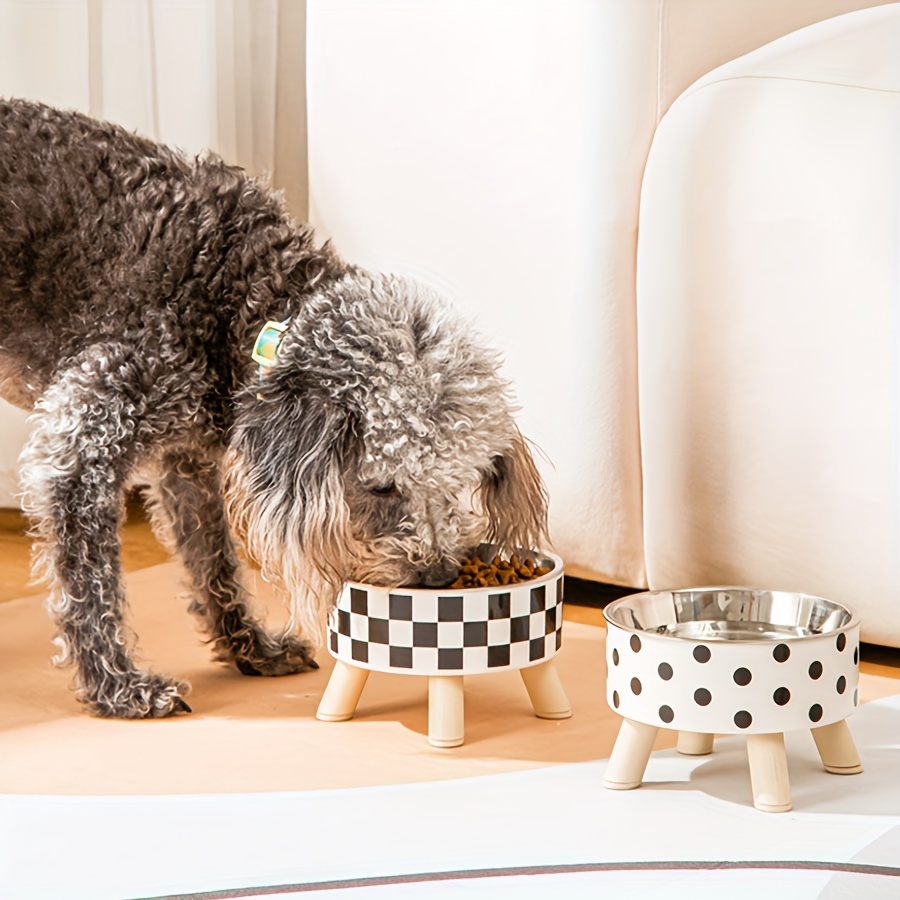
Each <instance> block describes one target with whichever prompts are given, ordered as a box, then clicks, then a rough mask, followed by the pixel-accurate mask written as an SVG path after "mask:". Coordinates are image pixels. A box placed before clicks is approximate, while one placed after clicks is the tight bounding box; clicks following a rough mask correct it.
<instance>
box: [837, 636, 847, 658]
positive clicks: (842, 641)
mask: <svg viewBox="0 0 900 900" xmlns="http://www.w3.org/2000/svg"><path fill="white" fill-rule="evenodd" d="M834 645H835V646H836V647H837V648H838V651H839V652H841V653H843V652H844V647H846V646H847V635H846V634H844V632H843V631H842V632H841V633H840V634H839V635H838V636H837V640H836V641H835V642H834Z"/></svg>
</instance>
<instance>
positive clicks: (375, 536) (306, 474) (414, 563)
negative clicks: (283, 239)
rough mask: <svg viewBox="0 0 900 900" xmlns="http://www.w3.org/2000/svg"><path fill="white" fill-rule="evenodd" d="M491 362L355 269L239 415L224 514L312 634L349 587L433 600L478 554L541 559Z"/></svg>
mask: <svg viewBox="0 0 900 900" xmlns="http://www.w3.org/2000/svg"><path fill="white" fill-rule="evenodd" d="M498 368H499V359H498V358H497V356H496V355H495V354H494V353H493V352H491V351H489V350H487V349H486V348H485V347H483V346H482V344H481V343H480V341H479V340H478V339H477V338H475V337H474V336H473V335H472V333H471V330H470V329H469V328H468V327H467V326H466V324H465V323H464V322H462V321H461V320H460V319H458V318H457V317H455V316H454V315H452V314H451V313H450V312H449V310H448V309H447V308H446V307H445V306H444V305H443V304H442V303H441V302H439V301H438V300H437V298H435V297H434V296H432V295H430V294H429V292H427V291H426V290H425V289H424V288H423V287H421V286H420V285H417V284H415V283H414V282H411V281H408V280H404V279H399V278H394V277H388V276H378V275H371V274H368V273H364V272H361V271H358V270H353V271H352V272H351V273H350V274H349V275H347V276H346V277H344V278H343V279H341V280H339V281H336V282H333V283H330V284H328V285H327V286H326V287H324V288H322V289H321V290H320V291H319V292H318V293H316V294H315V295H314V296H312V297H311V298H310V299H309V301H308V302H307V303H306V304H305V305H304V308H303V311H302V313H301V314H300V315H299V316H295V317H294V319H292V320H291V322H290V325H289V327H288V330H287V332H286V333H285V335H284V337H283V339H282V341H281V345H280V347H279V351H278V359H277V363H276V365H275V366H274V367H273V368H272V369H271V370H269V373H268V375H267V377H266V378H265V379H264V381H263V382H262V384H261V386H259V387H257V386H256V385H253V386H252V388H251V389H248V390H247V391H246V393H245V394H244V396H243V397H242V398H241V400H240V403H239V409H238V415H237V420H236V425H235V427H234V431H233V436H232V441H231V446H230V450H229V453H228V457H227V485H228V497H229V509H230V512H231V515H232V518H233V519H234V520H235V524H236V525H237V528H238V531H239V532H240V533H242V534H243V536H244V537H245V540H246V542H247V545H248V548H249V550H250V552H251V554H252V555H253V556H254V557H255V558H256V559H257V560H258V561H259V562H260V563H261V564H262V566H263V570H264V571H265V572H267V573H268V576H269V577H270V578H273V579H274V580H277V581H280V582H282V583H283V584H284V585H285V587H286V588H287V589H288V590H289V591H290V593H291V594H292V596H295V597H298V595H302V597H300V598H299V602H300V608H299V610H298V611H299V613H300V615H301V618H303V619H304V620H305V623H306V624H307V626H309V624H310V622H311V621H312V620H318V621H320V620H321V611H322V609H323V608H327V607H328V606H329V605H330V604H331V603H333V602H334V601H335V599H336V597H337V593H338V591H339V590H340V588H341V585H342V584H343V583H344V582H345V581H350V580H352V581H365V582H368V583H374V584H383V585H387V586H399V585H411V584H420V585H426V586H438V585H440V584H446V583H448V582H449V581H451V580H452V579H453V576H454V575H455V572H456V566H457V561H458V560H459V558H460V557H462V556H465V555H467V554H468V553H469V552H471V551H472V550H473V549H474V548H475V547H476V546H477V545H478V544H479V543H481V542H482V541H488V542H491V543H496V544H498V545H500V546H501V547H502V548H504V549H506V550H515V549H518V548H542V547H544V546H545V545H546V544H545V541H546V531H547V496H546V492H545V489H544V486H543V483H542V481H541V478H540V475H539V474H538V470H537V468H536V466H535V464H534V460H533V459H532V456H531V452H530V450H529V448H528V445H527V443H526V441H525V440H524V438H523V437H522V435H521V434H520V433H519V430H518V428H517V427H516V424H515V421H514V419H513V416H512V410H511V406H510V399H509V396H508V385H507V383H506V382H505V381H503V380H502V379H501V378H500V376H499V374H498Z"/></svg>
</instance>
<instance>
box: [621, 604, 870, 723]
mask: <svg viewBox="0 0 900 900" xmlns="http://www.w3.org/2000/svg"><path fill="white" fill-rule="evenodd" d="M604 616H605V618H606V622H607V627H608V637H607V642H606V654H607V669H608V675H607V700H608V702H609V705H610V706H611V707H612V708H613V709H614V710H615V711H616V712H617V713H619V714H620V715H621V716H624V717H625V718H627V719H632V720H634V721H636V722H642V723H644V724H646V725H655V726H658V727H661V728H671V729H673V730H676V731H688V732H699V733H702V734H740V733H745V734H766V733H769V734H773V733H777V732H784V731H793V730H797V729H804V728H817V727H821V726H825V725H829V724H831V723H834V722H837V721H840V720H841V719H845V718H846V717H847V716H849V715H850V714H851V713H852V712H853V710H854V709H855V708H856V706H857V705H858V703H859V695H858V690H857V683H858V680H859V619H858V618H857V617H856V616H855V615H853V613H852V612H851V611H850V610H849V609H848V608H847V607H845V606H841V605H840V604H838V603H834V602H832V601H830V600H824V599H822V598H821V597H812V596H810V595H808V594H798V593H789V592H779V591H759V590H750V589H748V588H732V587H714V588H697V589H693V590H679V591H648V592H645V593H641V594H632V595H631V596H630V597H625V598H623V599H621V600H617V601H616V602H614V603H611V604H610V605H609V606H607V607H606V609H605V610H604Z"/></svg>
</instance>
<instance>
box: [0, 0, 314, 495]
mask: <svg viewBox="0 0 900 900" xmlns="http://www.w3.org/2000/svg"><path fill="white" fill-rule="evenodd" d="M305 22H306V0H0V95H2V96H7V97H9V96H15V97H25V98H28V99H32V100H39V101H41V102H44V103H49V104H51V105H54V106H58V107H61V108H64V109H77V110H80V111H82V112H86V113H89V114H91V115H93V116H96V117H98V118H102V119H107V120H111V121H114V122H118V123H119V124H121V125H124V126H125V127H127V128H130V129H132V130H135V131H139V132H141V133H142V134H145V135H147V136H148V137H151V138H154V139H156V140H160V141H163V142H165V143H168V144H171V145H174V146H177V147H180V148H182V149H183V150H185V151H186V152H189V153H200V152H203V151H205V150H214V151H215V152H217V153H219V154H221V155H222V156H223V157H224V158H225V159H226V160H228V161H229V162H232V163H236V164H238V165H241V166H244V167H245V168H246V169H248V170H249V171H251V172H253V173H254V174H266V175H268V177H269V178H270V180H271V181H272V183H273V186H274V187H276V188H278V189H280V190H283V191H284V194H285V200H286V203H287V205H288V207H289V209H290V210H291V212H292V213H293V215H294V216H295V217H296V218H297V219H298V220H305V219H306V217H307V180H306V90H305V81H304V80H305V68H306V65H305V43H306V34H305V31H306V26H305ZM25 418H26V416H25V414H24V413H22V412H21V411H19V410H14V409H13V408H12V407H9V406H8V405H6V404H5V403H3V402H2V401H0V506H15V505H16V500H15V494H16V490H17V488H16V484H17V474H16V473H17V457H18V454H19V451H20V449H21V446H22V444H23V443H24V440H25V437H26V434H27V425H26V422H25Z"/></svg>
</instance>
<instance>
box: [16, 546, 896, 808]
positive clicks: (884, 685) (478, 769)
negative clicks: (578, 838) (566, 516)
mask: <svg viewBox="0 0 900 900" xmlns="http://www.w3.org/2000/svg"><path fill="white" fill-rule="evenodd" d="M179 579H180V569H179V568H178V567H177V566H176V565H174V564H172V565H164V566H156V567H153V568H151V569H145V570H142V571H140V572H137V573H134V574H133V575H131V576H130V577H129V578H128V597H129V602H130V606H131V623H132V624H133V626H134V629H135V631H136V633H137V635H138V636H139V647H140V650H139V654H140V658H141V659H143V660H145V661H147V663H148V664H149V665H150V666H152V668H154V669H155V670H157V671H161V672H167V673H170V674H172V675H174V676H176V677H178V678H184V679H187V680H188V681H190V682H191V684H192V685H193V691H192V693H191V695H190V697H189V702H190V704H191V706H192V708H193V714H192V715H189V716H179V717H177V718H173V719H165V720H156V721H117V720H103V719H95V718H92V717H90V716H88V715H86V714H85V713H84V712H82V711H81V708H80V707H79V706H78V704H77V703H76V701H75V699H74V696H73V693H72V690H71V686H70V685H71V677H72V676H71V672H69V671H66V670H59V669H56V668H54V667H53V666H52V665H51V664H50V657H51V655H52V653H53V649H54V648H53V647H52V644H51V639H52V636H53V626H52V624H51V623H50V621H49V620H48V618H47V615H46V613H45V611H44V608H43V601H42V600H41V598H29V599H25V600H15V601H12V602H10V603H6V604H3V605H0V794H69V795H90V794H96V795H112V794H131V795H136V794H137V795H140V794H157V795H159V794H188V793H190V794H205V793H253V792H267V791H298V790H315V789H328V788H353V787H364V786H369V785H386V784H401V783H412V782H425V781H442V780H447V779H455V778H468V777H471V776H477V775H494V774H502V773H509V772H514V771H520V770H525V769H535V768H540V767H546V766H552V765H557V764H563V763H577V762H586V761H590V760H597V759H604V758H606V757H608V756H609V753H610V750H611V748H612V745H613V742H614V740H615V736H616V733H617V731H618V726H619V719H618V717H617V716H616V715H614V714H613V713H612V712H611V711H610V710H609V708H608V707H607V704H606V701H605V699H604V696H603V684H604V677H605V662H604V634H605V632H604V631H603V629H601V628H598V627H594V626H589V625H582V624H578V623H575V622H567V623H566V625H565V626H564V629H563V646H562V649H561V651H560V653H559V655H558V656H557V662H556V664H557V667H558V671H559V674H560V677H561V679H562V682H563V685H564V687H565V689H566V691H567V693H568V696H569V699H570V701H571V703H572V708H573V710H574V716H573V717H572V718H571V719H568V720H563V721H546V720H541V719H537V718H536V717H535V716H534V715H533V713H532V710H531V706H530V704H529V701H528V697H527V694H526V692H525V689H524V686H523V684H522V682H521V678H520V677H519V675H518V673H515V672H512V673H510V672H503V673H497V674H488V675H481V676H474V677H470V678H467V679H466V695H465V704H466V743H465V744H464V745H463V746H461V747H458V748H454V749H450V750H439V749H435V748H432V747H431V746H429V744H428V741H427V729H428V710H427V682H426V680H425V679H423V678H417V677H413V676H403V675H382V674H380V673H373V674H372V676H371V677H370V678H369V681H368V683H367V685H366V688H365V691H364V692H363V695H362V699H361V701H360V704H359V707H358V710H357V715H356V717H355V718H354V719H352V720H350V721H348V722H341V723H325V722H319V721H318V720H317V719H316V718H315V712H316V708H317V706H318V702H319V698H320V697H321V695H322V692H323V690H324V688H325V685H326V683H327V680H328V676H329V674H330V672H331V668H332V659H331V657H330V656H329V655H328V653H327V652H326V651H325V650H324V649H323V650H320V651H319V653H318V661H319V662H320V665H321V669H319V670H318V671H315V672H308V673H304V674H302V675H294V676H289V677H285V678H275V679H269V678H247V677H245V676H242V675H240V674H239V673H238V672H237V671H235V670H234V669H232V668H229V667H226V666H223V665H222V664H219V663H214V662H212V660H211V659H210V655H209V651H208V648H207V647H206V646H205V645H204V644H203V642H202V638H201V636H200V635H199V634H198V632H197V630H196V629H195V622H194V619H193V617H192V616H190V615H189V614H188V613H187V612H186V611H185V610H186V601H185V600H184V599H183V598H182V597H181V596H180V595H181V593H182V591H181V588H180V584H179ZM256 587H257V590H258V592H259V596H260V597H261V598H262V599H263V600H267V601H268V602H267V605H268V607H269V613H270V615H271V617H272V618H273V619H280V618H283V610H281V609H280V608H279V605H278V604H277V602H274V601H273V600H272V596H271V593H269V591H268V589H267V587H266V585H264V584H258V585H257V586H256ZM898 686H900V685H898V682H897V681H896V680H894V679H890V678H881V677H877V676H874V675H864V676H863V677H862V680H861V696H862V699H863V701H864V702H865V701H867V700H871V699H875V698H877V697H882V696H888V695H890V694H894V693H897V692H898ZM674 738H675V735H674V733H672V732H661V733H660V737H659V739H658V743H657V748H662V747H670V746H672V745H673V744H674Z"/></svg>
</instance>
